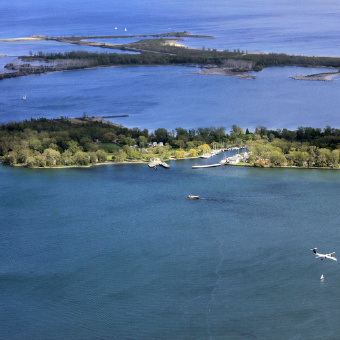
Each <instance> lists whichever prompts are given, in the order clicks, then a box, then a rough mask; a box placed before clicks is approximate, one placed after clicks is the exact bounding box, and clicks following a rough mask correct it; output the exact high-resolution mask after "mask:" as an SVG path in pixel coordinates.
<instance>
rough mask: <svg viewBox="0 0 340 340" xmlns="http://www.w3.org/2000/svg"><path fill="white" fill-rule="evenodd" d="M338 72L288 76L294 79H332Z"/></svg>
mask: <svg viewBox="0 0 340 340" xmlns="http://www.w3.org/2000/svg"><path fill="white" fill-rule="evenodd" d="M339 74H340V72H335V73H320V74H314V75H313V74H312V75H310V76H303V75H300V76H292V77H290V78H292V79H295V80H318V81H332V80H333V78H334V77H336V76H338V75H339Z"/></svg>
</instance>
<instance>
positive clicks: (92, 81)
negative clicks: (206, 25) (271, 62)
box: [0, 66, 340, 130]
mask: <svg viewBox="0 0 340 340" xmlns="http://www.w3.org/2000/svg"><path fill="white" fill-rule="evenodd" d="M198 71H199V69H197V68H192V67H181V66H176V67H168V66H145V67H112V68H101V69H92V70H85V71H74V72H58V73H51V74H45V75H38V76H28V77H23V78H15V79H9V80H5V81H2V82H0V107H1V110H0V122H8V121H13V120H18V119H19V120H23V119H30V118H31V117H34V118H39V117H47V118H58V117H60V116H68V117H80V116H82V115H83V112H86V113H87V114H88V115H89V116H98V115H121V114H128V115H129V117H128V118H117V119H114V121H115V122H117V123H119V124H122V125H124V126H127V127H135V126H137V127H139V128H141V129H144V128H147V129H150V130H154V129H157V128H159V127H164V128H167V129H174V128H176V127H179V126H181V127H183V128H187V129H190V128H198V127H210V126H224V127H226V128H227V130H229V129H230V128H231V127H232V125H233V124H237V125H239V126H241V127H243V128H244V130H245V129H246V128H249V129H251V130H253V129H255V127H256V126H258V125H262V126H266V127H268V128H271V129H277V128H288V129H296V128H297V127H299V126H313V127H321V128H324V127H325V126H326V125H331V126H332V127H338V126H339V125H340V117H339V114H338V112H339V110H338V108H339V97H338V95H337V94H338V93H339V90H340V77H335V78H334V80H333V81H332V82H312V81H296V80H293V79H291V78H289V77H290V76H293V75H296V74H308V73H319V72H327V71H331V70H329V69H313V68H308V69H306V68H301V67H275V68H267V69H265V70H263V71H261V72H258V73H256V74H255V73H254V74H255V75H257V76H258V78H257V79H254V80H243V79H237V78H234V77H225V76H210V75H197V74H194V73H196V72H198ZM23 94H26V96H27V100H26V101H22V100H21V98H22V96H23Z"/></svg>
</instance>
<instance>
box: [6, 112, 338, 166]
mask: <svg viewBox="0 0 340 340" xmlns="http://www.w3.org/2000/svg"><path fill="white" fill-rule="evenodd" d="M98 118H101V117H87V116H86V115H84V117H81V118H72V119H70V118H67V117H61V118H60V119H52V120H48V119H45V118H40V119H31V120H29V121H22V122H17V123H8V124H1V125H0V160H2V162H3V163H5V164H9V165H16V166H25V167H29V168H46V167H47V168H51V167H52V168H56V167H57V168H64V167H70V166H71V167H74V166H91V165H98V164H110V163H122V162H130V163H136V162H138V163H145V162H147V163H149V162H150V161H152V160H154V159H159V161H160V162H161V161H167V160H175V159H185V158H197V157H201V156H206V155H207V154H209V153H210V152H211V151H212V149H213V150H216V149H220V150H221V149H223V150H227V149H230V148H234V149H235V148H246V149H248V151H249V157H248V159H247V162H246V163H238V165H244V166H258V167H285V168H296V167H298V168H322V169H330V168H331V169H340V167H339V162H340V148H339V145H340V130H339V129H334V128H331V127H329V126H327V127H326V128H324V129H323V130H322V129H314V128H311V127H299V128H298V129H297V130H296V131H289V130H287V129H283V130H280V129H278V130H268V129H266V128H265V127H263V126H258V127H257V128H256V129H255V131H254V132H249V130H248V129H247V130H246V132H244V131H243V129H242V128H241V127H239V126H236V125H233V127H232V130H231V131H230V132H229V133H227V132H226V129H225V128H224V127H218V128H216V127H210V128H198V129H190V130H186V129H183V128H176V129H175V130H173V131H167V129H165V128H158V129H156V130H155V131H153V132H149V131H148V130H147V129H144V130H140V129H139V128H133V129H128V128H125V127H123V126H119V125H117V124H113V123H111V122H108V121H106V120H105V119H98ZM205 158H206V157H205Z"/></svg>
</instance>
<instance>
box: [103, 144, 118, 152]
mask: <svg viewBox="0 0 340 340" xmlns="http://www.w3.org/2000/svg"><path fill="white" fill-rule="evenodd" d="M97 145H98V147H99V149H101V150H104V151H105V152H113V151H116V150H120V149H121V147H120V146H119V145H117V144H115V143H98V144H97Z"/></svg>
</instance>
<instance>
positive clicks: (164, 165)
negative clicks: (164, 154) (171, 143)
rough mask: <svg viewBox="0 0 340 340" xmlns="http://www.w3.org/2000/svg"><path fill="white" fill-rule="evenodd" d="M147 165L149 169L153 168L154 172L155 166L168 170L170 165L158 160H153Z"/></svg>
mask: <svg viewBox="0 0 340 340" xmlns="http://www.w3.org/2000/svg"><path fill="white" fill-rule="evenodd" d="M148 165H149V168H154V169H155V170H156V169H157V166H162V167H163V168H165V169H170V165H169V164H167V163H165V162H163V161H162V160H161V159H160V158H155V159H154V160H153V161H151V162H150V163H149V164H148Z"/></svg>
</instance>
